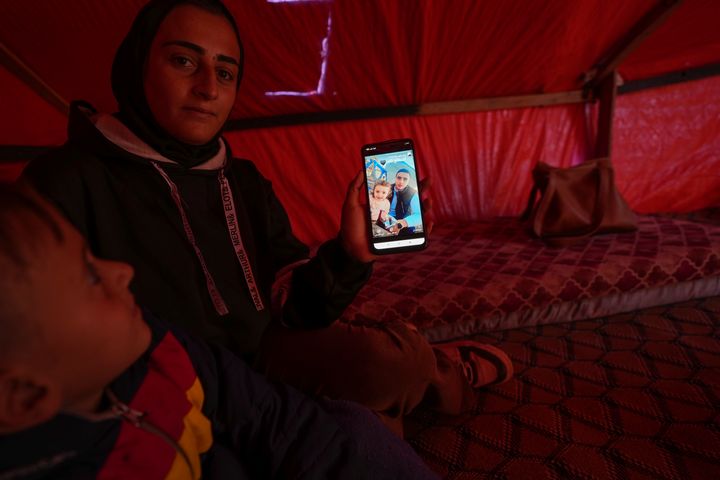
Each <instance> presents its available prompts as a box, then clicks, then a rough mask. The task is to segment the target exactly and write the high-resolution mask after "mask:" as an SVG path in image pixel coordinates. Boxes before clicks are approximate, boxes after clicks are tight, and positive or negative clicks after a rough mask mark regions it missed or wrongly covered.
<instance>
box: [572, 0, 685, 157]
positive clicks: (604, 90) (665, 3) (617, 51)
mask: <svg viewBox="0 0 720 480" xmlns="http://www.w3.org/2000/svg"><path fill="white" fill-rule="evenodd" d="M681 3H682V0H661V1H660V2H659V3H658V4H657V5H656V6H655V7H654V8H653V9H652V10H650V11H649V12H648V13H647V14H646V15H645V16H644V17H642V18H641V19H640V21H638V22H637V23H636V24H635V25H634V26H633V27H632V28H631V29H630V31H628V33H627V34H626V35H624V36H623V37H622V38H620V40H619V41H618V42H617V43H616V44H615V45H613V46H612V47H611V48H610V50H608V52H607V53H606V54H605V55H604V56H603V57H602V58H601V59H600V60H599V61H598V62H597V63H596V64H595V66H593V68H592V69H590V70H589V71H588V72H586V73H585V75H584V84H583V91H584V93H585V96H586V97H587V98H589V99H590V98H595V99H598V100H599V105H598V128H597V138H596V141H595V152H594V153H595V157H610V154H611V152H612V125H613V113H614V110H615V97H616V96H617V87H618V84H619V83H620V77H619V75H618V73H617V71H616V69H617V67H618V65H620V63H622V61H623V60H624V59H625V58H626V57H627V56H628V55H629V54H630V53H631V52H632V51H633V50H635V49H636V48H637V47H638V46H639V45H640V44H641V43H642V42H643V40H645V39H646V38H647V37H648V36H650V34H651V33H652V32H654V31H655V30H656V29H657V28H658V27H659V26H660V25H661V24H662V23H663V22H664V21H665V20H667V18H668V17H669V16H670V14H671V13H672V12H673V11H674V10H675V9H676V8H677V7H678V6H679V5H680V4H681Z"/></svg>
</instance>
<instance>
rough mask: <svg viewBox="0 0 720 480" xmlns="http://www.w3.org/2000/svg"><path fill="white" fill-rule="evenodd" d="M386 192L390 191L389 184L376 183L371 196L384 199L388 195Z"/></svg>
mask: <svg viewBox="0 0 720 480" xmlns="http://www.w3.org/2000/svg"><path fill="white" fill-rule="evenodd" d="M388 193H390V186H386V185H376V186H375V189H374V190H373V197H374V198H375V200H385V199H386V198H387V197H388Z"/></svg>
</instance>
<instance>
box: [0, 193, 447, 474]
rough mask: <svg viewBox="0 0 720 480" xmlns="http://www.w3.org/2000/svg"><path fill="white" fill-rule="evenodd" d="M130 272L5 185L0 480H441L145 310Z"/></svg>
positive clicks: (400, 446)
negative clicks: (132, 285)
mask: <svg viewBox="0 0 720 480" xmlns="http://www.w3.org/2000/svg"><path fill="white" fill-rule="evenodd" d="M132 276H133V269H132V267H130V266H129V265H127V264H124V263H120V262H113V261H108V260H102V259H99V258H95V257H93V255H92V254H91V253H90V252H89V251H88V248H87V246H86V244H85V241H84V239H83V238H82V237H81V236H80V234H79V233H78V232H77V230H75V229H74V228H73V227H72V226H71V225H70V224H69V223H68V222H67V221H66V220H64V219H63V218H62V216H61V215H60V214H59V213H58V212H57V211H56V210H55V209H54V208H52V207H50V206H49V204H47V203H46V202H45V201H43V200H41V199H40V198H38V196H37V195H36V194H35V193H34V192H31V191H29V190H28V189H25V188H21V187H14V186H6V185H2V184H0V452H2V453H0V480H8V479H19V478H73V479H75V478H133V479H141V478H193V479H197V478H200V476H201V475H202V477H203V478H283V479H289V478H342V479H345V478H414V479H416V478H435V476H434V475H433V474H432V473H431V472H430V471H429V470H427V468H426V467H425V466H424V465H423V464H422V462H421V460H420V459H419V458H418V457H417V456H416V455H415V454H414V452H412V450H411V449H410V448H409V446H407V445H406V444H405V443H404V442H402V441H401V440H399V439H397V438H395V437H394V436H393V435H392V434H391V433H390V432H389V431H387V430H386V429H385V428H384V427H383V426H382V425H381V424H380V423H379V421H378V420H377V418H375V417H374V416H373V415H372V414H370V413H369V412H368V411H367V410H365V409H363V408H361V407H358V406H354V405H353V404H350V403H348V402H330V401H320V403H316V402H314V401H313V400H311V399H309V398H307V397H305V396H303V395H301V394H300V393H298V392H296V391H295V390H293V389H291V388H289V387H286V386H283V385H271V384H269V383H267V382H266V381H265V380H264V379H263V378H262V377H260V376H258V375H257V374H255V373H253V372H251V371H250V369H249V368H248V367H247V366H246V365H245V364H244V363H243V362H242V361H240V360H239V359H238V358H237V357H235V356H233V355H232V354H230V353H228V352H227V351H225V350H223V349H221V348H215V347H211V346H209V345H206V344H204V343H202V342H200V341H196V340H194V339H191V338H189V337H187V336H185V335H183V334H182V333H180V332H176V331H174V330H172V329H170V328H169V326H167V325H165V324H164V323H161V322H160V321H158V320H156V319H154V318H153V317H152V316H151V315H150V314H149V313H147V312H143V311H142V310H141V309H140V308H138V306H137V305H136V304H135V301H134V298H133V296H132V294H131V293H130V291H129V290H128V288H127V287H128V284H129V282H130V280H131V279H132Z"/></svg>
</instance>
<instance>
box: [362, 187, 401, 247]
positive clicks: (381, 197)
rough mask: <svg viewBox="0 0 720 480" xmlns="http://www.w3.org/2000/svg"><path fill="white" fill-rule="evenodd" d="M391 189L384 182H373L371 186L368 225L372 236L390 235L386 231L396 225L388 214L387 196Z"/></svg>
mask: <svg viewBox="0 0 720 480" xmlns="http://www.w3.org/2000/svg"><path fill="white" fill-rule="evenodd" d="M391 188H392V187H391V185H390V184H389V183H387V182H386V181H385V180H378V181H377V182H375V185H373V188H372V191H371V192H372V193H371V195H370V203H369V207H370V223H371V225H372V228H373V234H374V236H385V235H390V232H388V231H387V229H389V228H390V227H392V226H393V225H395V224H396V223H397V221H396V220H395V219H394V218H393V217H391V216H390V215H389V214H388V212H389V211H390V200H388V196H389V195H390V189H391Z"/></svg>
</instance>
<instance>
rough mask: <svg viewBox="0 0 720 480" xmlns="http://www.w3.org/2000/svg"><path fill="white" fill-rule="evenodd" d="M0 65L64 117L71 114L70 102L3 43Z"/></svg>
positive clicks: (0, 50) (1, 44)
mask: <svg viewBox="0 0 720 480" xmlns="http://www.w3.org/2000/svg"><path fill="white" fill-rule="evenodd" d="M0 65H3V66H4V67H5V68H7V69H8V70H9V71H10V72H12V73H14V74H15V75H16V76H17V77H18V78H19V79H20V80H22V81H23V82H24V83H25V84H26V85H27V86H29V87H30V88H31V89H33V90H34V91H35V92H36V93H37V94H38V95H40V96H41V97H42V98H44V99H45V100H47V102H48V103H50V105H52V106H53V107H55V108H56V109H58V110H59V111H60V112H62V113H63V114H64V115H68V113H69V112H70V104H69V103H68V101H67V100H65V99H64V98H63V97H62V95H60V94H59V93H57V92H56V91H55V90H53V89H52V87H50V86H49V85H48V84H47V83H45V81H43V79H42V78H40V76H39V75H38V74H37V73H35V72H34V71H33V70H32V69H31V68H30V67H29V66H28V65H27V64H25V62H23V61H22V60H20V59H19V58H18V57H17V56H16V55H15V54H14V53H13V52H12V51H10V49H9V48H8V47H7V46H5V44H4V43H3V42H0Z"/></svg>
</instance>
